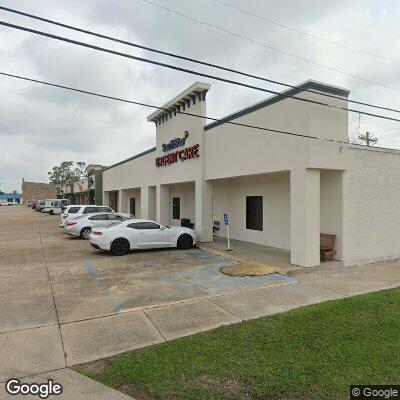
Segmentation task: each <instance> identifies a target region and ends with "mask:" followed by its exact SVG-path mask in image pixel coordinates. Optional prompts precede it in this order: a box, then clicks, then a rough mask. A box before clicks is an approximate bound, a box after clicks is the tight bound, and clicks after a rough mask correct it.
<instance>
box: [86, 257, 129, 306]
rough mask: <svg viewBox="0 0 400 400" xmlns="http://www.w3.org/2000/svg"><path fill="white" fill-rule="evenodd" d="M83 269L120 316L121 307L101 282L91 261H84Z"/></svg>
mask: <svg viewBox="0 0 400 400" xmlns="http://www.w3.org/2000/svg"><path fill="white" fill-rule="evenodd" d="M85 267H86V269H87V270H88V272H89V274H90V275H92V276H93V278H94V279H96V283H97V285H98V286H99V287H100V289H101V290H102V292H103V295H104V297H105V298H108V299H109V300H110V301H111V303H113V305H114V308H115V312H117V313H118V314H121V313H122V307H121V305H120V304H119V302H118V301H117V300H116V299H115V297H113V296H112V295H111V293H110V291H109V289H108V287H107V285H106V284H105V282H104V281H103V279H102V278H101V277H99V276H98V274H97V271H96V268H95V267H94V265H93V263H92V262H91V261H86V262H85Z"/></svg>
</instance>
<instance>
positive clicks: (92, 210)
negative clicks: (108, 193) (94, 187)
mask: <svg viewBox="0 0 400 400" xmlns="http://www.w3.org/2000/svg"><path fill="white" fill-rule="evenodd" d="M99 211H104V210H99V209H98V207H85V209H84V210H83V213H82V214H93V213H95V212H99Z"/></svg>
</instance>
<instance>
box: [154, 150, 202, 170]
mask: <svg viewBox="0 0 400 400" xmlns="http://www.w3.org/2000/svg"><path fill="white" fill-rule="evenodd" d="M198 157H200V154H199V145H198V144H194V145H193V146H190V147H186V148H184V149H181V150H178V151H174V152H173V153H169V154H166V155H164V156H161V157H157V158H156V166H157V167H164V166H165V165H170V164H175V163H176V162H178V161H186V160H190V159H191V158H198Z"/></svg>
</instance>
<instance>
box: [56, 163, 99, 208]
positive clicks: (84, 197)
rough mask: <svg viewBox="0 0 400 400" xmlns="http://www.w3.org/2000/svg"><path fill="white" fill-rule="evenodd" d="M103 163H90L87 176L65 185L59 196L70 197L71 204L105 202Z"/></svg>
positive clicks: (97, 203)
mask: <svg viewBox="0 0 400 400" xmlns="http://www.w3.org/2000/svg"><path fill="white" fill-rule="evenodd" d="M103 168H105V167H104V166H103V165H98V164H89V165H88V166H87V167H86V172H87V176H86V177H84V178H82V179H80V180H79V181H77V182H74V183H73V184H72V185H64V186H62V187H61V188H60V190H59V197H64V198H66V199H68V200H69V201H70V202H71V204H96V205H102V204H103Z"/></svg>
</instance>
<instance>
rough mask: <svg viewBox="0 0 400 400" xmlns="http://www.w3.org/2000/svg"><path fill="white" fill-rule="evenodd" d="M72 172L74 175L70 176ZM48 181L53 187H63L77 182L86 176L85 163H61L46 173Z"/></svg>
mask: <svg viewBox="0 0 400 400" xmlns="http://www.w3.org/2000/svg"><path fill="white" fill-rule="evenodd" d="M71 171H73V172H74V174H70V172H71ZM48 175H49V181H50V183H52V184H53V185H57V186H64V185H71V184H73V183H75V182H78V181H79V180H81V179H82V178H84V177H86V176H87V173H86V163H84V162H82V161H78V162H76V163H75V162H74V161H63V162H62V163H61V164H60V165H58V166H56V167H53V169H52V170H51V171H49V172H48Z"/></svg>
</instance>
